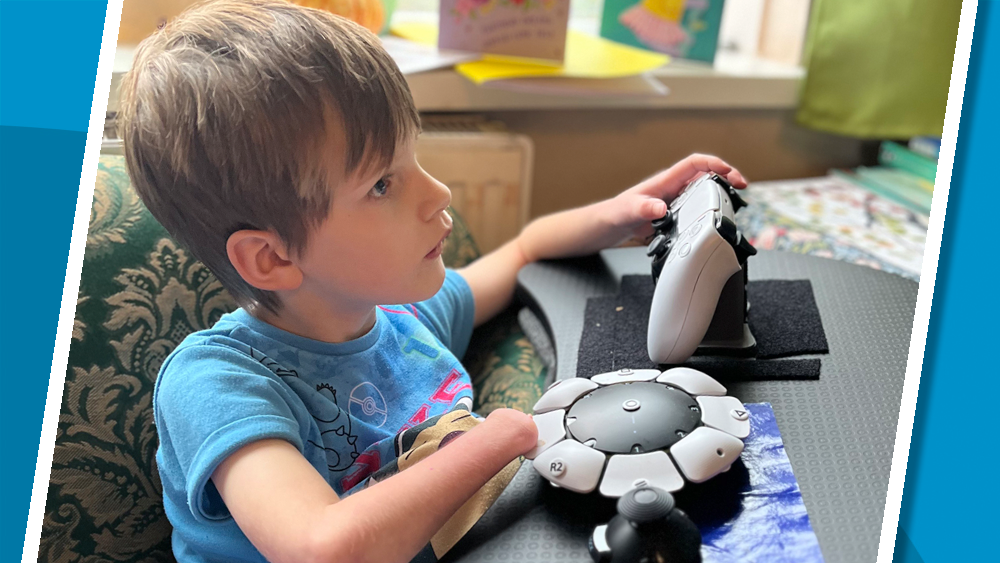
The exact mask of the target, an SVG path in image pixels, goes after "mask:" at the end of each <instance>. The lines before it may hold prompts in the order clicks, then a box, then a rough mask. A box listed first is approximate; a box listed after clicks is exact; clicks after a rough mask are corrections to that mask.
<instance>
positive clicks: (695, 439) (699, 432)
mask: <svg viewBox="0 0 1000 563" xmlns="http://www.w3.org/2000/svg"><path fill="white" fill-rule="evenodd" d="M699 398H700V397H699ZM741 453H743V441H742V440H740V439H739V438H736V437H734V436H731V435H729V434H726V433H725V432H721V431H719V430H716V429H714V428H708V427H706V426H702V427H700V428H696V429H695V430H694V432H692V433H690V434H688V435H687V436H685V437H684V438H683V439H681V441H680V442H677V443H676V444H674V445H673V446H671V448H670V455H671V456H672V457H673V458H674V461H675V462H676V463H677V467H678V468H680V470H681V472H682V473H683V474H684V476H685V477H687V479H688V481H691V482H692V483H701V482H704V481H707V480H709V479H711V478H712V477H714V476H715V475H718V474H719V473H721V472H723V471H725V470H726V469H728V468H729V466H731V465H732V464H733V462H734V461H736V460H737V459H738V458H739V457H740V454H741Z"/></svg>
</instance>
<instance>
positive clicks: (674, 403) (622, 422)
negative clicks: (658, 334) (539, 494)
mask: <svg viewBox="0 0 1000 563" xmlns="http://www.w3.org/2000/svg"><path fill="white" fill-rule="evenodd" d="M534 410H535V415H534V420H535V425H536V426H537V427H538V445H537V446H536V447H535V448H534V449H533V450H531V451H530V452H528V454H526V457H528V458H529V459H532V460H534V461H533V465H534V467H535V469H536V470H537V471H538V473H539V474H541V475H542V476H543V477H545V478H546V479H548V480H549V481H550V482H551V483H552V484H553V485H556V486H559V487H564V488H567V489H569V490H571V491H575V492H578V493H590V492H592V491H594V490H595V489H599V491H600V493H601V494H602V495H604V496H608V497H613V498H614V497H621V496H622V495H624V494H626V493H628V492H629V491H631V490H633V489H635V488H637V487H656V488H659V489H663V490H665V491H668V492H673V491H677V490H679V489H681V488H682V487H683V486H684V483H685V482H686V481H690V482H692V483H701V482H703V481H707V480H708V479H711V478H712V477H714V476H716V475H718V474H719V473H721V472H723V471H726V470H727V469H729V467H730V466H731V465H732V464H733V462H734V461H736V460H737V459H738V458H739V456H740V454H741V453H742V452H743V438H746V437H747V436H748V435H749V434H750V417H749V413H748V411H747V410H746V408H745V407H744V406H743V403H742V402H740V400H739V399H736V398H735V397H728V396H726V388H725V387H723V386H722V385H721V384H720V383H719V382H718V381H716V380H715V379H712V378H711V377H709V376H708V375H706V374H704V373H702V372H700V371H697V370H694V369H691V368H685V367H678V368H673V369H669V370H667V371H663V372H661V371H660V370H655V369H644V370H630V369H622V370H618V371H616V372H608V373H602V374H599V375H595V376H593V377H591V378H590V379H585V378H572V379H566V380H563V381H558V382H556V383H554V384H553V385H552V386H550V387H549V389H548V390H547V391H546V392H545V394H543V395H542V397H541V398H540V399H539V400H538V402H537V403H535V409H534Z"/></svg>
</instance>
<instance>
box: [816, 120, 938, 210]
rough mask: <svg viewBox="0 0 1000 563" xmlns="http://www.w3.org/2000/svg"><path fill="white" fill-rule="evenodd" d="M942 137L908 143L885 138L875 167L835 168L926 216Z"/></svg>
mask: <svg viewBox="0 0 1000 563" xmlns="http://www.w3.org/2000/svg"><path fill="white" fill-rule="evenodd" d="M940 149H941V140H940V139H934V138H927V137H918V138H915V139H913V140H911V141H910V142H909V143H908V144H907V146H903V145H901V144H899V143H894V142H891V141H887V142H884V143H882V145H881V147H880V148H879V155H878V166H861V167H858V168H856V169H854V170H851V171H841V170H837V171H834V173H835V174H837V175H839V176H842V177H844V178H846V179H848V180H850V181H852V182H854V183H856V184H859V185H861V186H863V187H864V188H866V189H868V190H869V191H871V192H874V193H876V194H878V195H880V196H882V197H885V198H887V199H891V200H892V201H895V202H896V203H899V204H901V205H903V206H905V207H907V208H908V209H910V210H912V211H915V212H918V213H921V214H923V215H929V214H930V211H931V196H932V195H933V193H934V178H935V176H936V175H937V157H938V152H939V151H940Z"/></svg>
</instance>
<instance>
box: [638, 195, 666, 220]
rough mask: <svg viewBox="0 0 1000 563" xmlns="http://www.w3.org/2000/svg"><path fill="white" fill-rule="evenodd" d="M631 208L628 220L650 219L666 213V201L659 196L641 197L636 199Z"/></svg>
mask: <svg viewBox="0 0 1000 563" xmlns="http://www.w3.org/2000/svg"><path fill="white" fill-rule="evenodd" d="M633 209H634V211H633V212H632V213H633V215H632V220H631V221H630V222H636V221H652V220H653V219H659V218H660V217H663V216H664V215H666V214H667V203H666V202H665V201H663V200H662V199H659V198H655V197H643V198H640V199H639V200H638V201H637V203H636V204H635V207H634V208H633Z"/></svg>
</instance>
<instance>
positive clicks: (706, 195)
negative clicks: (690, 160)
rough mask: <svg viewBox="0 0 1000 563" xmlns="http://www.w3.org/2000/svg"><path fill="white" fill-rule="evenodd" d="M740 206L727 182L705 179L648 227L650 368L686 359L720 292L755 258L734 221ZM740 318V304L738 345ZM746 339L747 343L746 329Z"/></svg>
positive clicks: (703, 331)
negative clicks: (651, 233)
mask: <svg viewBox="0 0 1000 563" xmlns="http://www.w3.org/2000/svg"><path fill="white" fill-rule="evenodd" d="M745 205H746V203H745V202H744V201H743V200H742V199H740V197H739V196H738V195H737V194H736V191H735V190H734V189H733V187H732V186H731V185H730V184H729V182H727V181H726V180H725V179H724V178H722V177H720V176H718V175H716V174H707V175H703V176H701V177H699V178H697V179H696V180H694V181H693V182H691V183H690V184H688V185H687V186H686V187H685V188H684V190H682V191H681V193H680V195H678V196H677V198H676V199H675V200H674V201H673V202H671V204H670V206H669V209H668V211H667V214H666V216H664V217H663V218H662V219H659V220H657V221H654V222H653V227H654V228H655V229H656V232H657V235H656V237H655V238H654V239H653V241H652V242H651V243H650V245H649V248H648V250H647V254H648V255H649V256H650V257H651V258H652V259H653V278H654V281H655V283H656V289H655V291H654V292H653V301H652V305H651V307H650V312H649V330H648V332H647V336H646V338H647V340H646V345H647V347H648V349H649V358H650V359H651V360H652V361H653V362H655V363H657V364H679V363H682V362H684V361H685V360H687V359H688V358H689V357H691V355H692V354H693V353H694V352H695V350H696V349H697V348H698V346H699V344H701V343H702V340H703V339H705V335H706V333H707V332H708V329H709V325H710V324H711V323H712V320H713V316H714V315H715V314H716V307H717V306H718V304H719V296H720V295H721V294H722V291H723V288H724V287H725V286H726V284H727V283H728V282H729V280H730V278H732V277H733V276H734V274H737V273H739V272H741V271H742V269H743V265H744V264H745V263H746V259H747V257H748V256H751V255H753V254H756V253H757V250H756V249H754V248H753V246H751V245H750V243H749V242H747V241H746V239H745V238H743V235H742V234H741V233H740V231H739V230H738V229H737V227H736V223H735V222H734V220H733V219H734V217H735V215H736V210H737V209H739V208H741V207H743V206H745ZM737 281H739V282H740V283H744V281H745V280H737ZM740 291H742V288H740ZM741 295H742V294H741ZM744 314H745V303H743V304H742V307H741V309H739V310H737V312H736V313H735V315H738V316H739V318H738V319H736V322H738V323H740V324H739V326H738V327H737V328H738V333H737V337H738V339H739V338H741V337H742V330H741V327H742V325H743V321H744ZM747 335H748V336H747V338H748V339H749V340H750V341H751V343H752V337H751V336H749V329H747ZM748 345H749V344H748ZM748 345H747V346H748ZM744 347H746V346H744Z"/></svg>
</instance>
